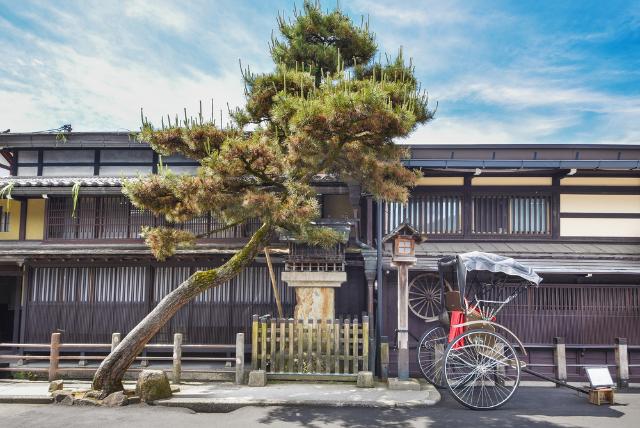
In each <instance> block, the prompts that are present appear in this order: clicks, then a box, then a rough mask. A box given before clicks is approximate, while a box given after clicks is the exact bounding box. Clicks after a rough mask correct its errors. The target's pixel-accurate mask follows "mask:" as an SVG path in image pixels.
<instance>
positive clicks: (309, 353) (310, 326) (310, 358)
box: [305, 319, 314, 371]
mask: <svg viewBox="0 0 640 428" xmlns="http://www.w3.org/2000/svg"><path fill="white" fill-rule="evenodd" d="M313 323H314V320H312V319H309V321H308V322H307V324H306V326H305V327H306V329H307V335H306V336H307V371H313Z"/></svg>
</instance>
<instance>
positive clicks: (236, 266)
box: [92, 223, 271, 395]
mask: <svg viewBox="0 0 640 428" xmlns="http://www.w3.org/2000/svg"><path fill="white" fill-rule="evenodd" d="M270 235H271V225H270V224H269V223H265V224H263V225H262V226H261V227H260V229H258V231H257V232H256V233H255V234H254V235H253V236H252V237H251V239H250V240H249V242H248V243H247V245H245V246H244V247H243V248H242V250H240V251H239V252H237V253H236V254H235V255H234V256H233V257H231V258H230V259H229V260H228V261H227V262H226V263H225V264H223V265H222V266H220V267H217V268H215V269H210V270H206V271H198V272H196V273H194V274H193V275H191V276H190V277H189V278H188V279H187V280H186V281H185V282H183V283H182V284H180V285H179V286H178V288H176V289H175V290H173V291H172V292H171V293H169V294H167V295H166V296H165V297H164V299H162V300H161V301H160V303H158V305H157V306H156V307H155V308H154V309H153V310H152V311H151V312H149V314H148V315H147V316H146V317H145V318H144V319H143V320H142V321H140V323H138V325H136V326H135V327H134V328H133V330H131V331H130V332H129V334H128V335H127V336H126V337H125V338H124V339H123V340H122V341H121V342H120V343H119V344H118V346H117V347H116V348H115V349H114V350H113V351H112V352H111V353H110V354H109V355H108V356H107V358H105V359H104V360H103V361H102V364H100V367H98V370H97V371H96V373H95V375H94V377H93V383H92V388H93V389H95V390H101V391H102V393H103V395H105V394H111V393H112V392H115V391H121V390H122V389H123V387H122V378H123V377H124V375H125V373H126V371H127V369H128V368H129V367H130V366H131V364H132V363H133V362H134V361H135V359H136V357H137V356H138V355H139V354H140V353H141V352H142V351H143V349H144V346H145V345H146V344H147V342H149V340H151V339H152V338H153V336H155V335H156V334H157V333H158V331H159V330H160V329H161V328H162V327H163V326H164V325H165V324H166V323H167V321H169V320H170V319H171V318H172V317H173V316H174V315H175V314H176V312H178V310H179V309H180V308H182V307H183V306H184V305H186V304H187V303H189V301H191V299H193V298H194V297H195V296H197V295H198V294H200V293H201V292H203V291H205V290H207V289H209V288H211V287H215V286H218V285H220V284H223V283H225V282H227V281H229V280H230V279H231V278H233V277H235V276H236V275H237V274H238V273H240V271H241V270H242V269H243V268H244V267H245V266H247V265H249V264H250V263H251V262H252V261H253V260H254V259H255V257H256V255H257V254H258V251H259V250H260V247H261V246H262V245H263V244H265V243H266V242H267V241H268V240H269V237H270Z"/></svg>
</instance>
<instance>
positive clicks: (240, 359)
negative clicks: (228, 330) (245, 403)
mask: <svg viewBox="0 0 640 428" xmlns="http://www.w3.org/2000/svg"><path fill="white" fill-rule="evenodd" d="M243 380H244V333H238V334H236V385H241V384H242V381H243Z"/></svg>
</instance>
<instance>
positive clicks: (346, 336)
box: [342, 318, 351, 374]
mask: <svg viewBox="0 0 640 428" xmlns="http://www.w3.org/2000/svg"><path fill="white" fill-rule="evenodd" d="M343 329H344V334H343V335H342V344H343V347H342V354H343V355H342V357H343V359H344V366H343V367H342V373H344V374H347V373H349V330H351V321H350V320H349V318H347V319H346V320H344V324H343Z"/></svg>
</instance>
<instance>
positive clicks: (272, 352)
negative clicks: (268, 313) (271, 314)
mask: <svg viewBox="0 0 640 428" xmlns="http://www.w3.org/2000/svg"><path fill="white" fill-rule="evenodd" d="M276 333H277V332H276V319H275V318H271V324H270V326H269V339H270V340H271V343H270V344H269V371H270V372H271V373H274V372H276V371H277V370H278V367H277V366H278V359H277V358H276Z"/></svg>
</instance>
